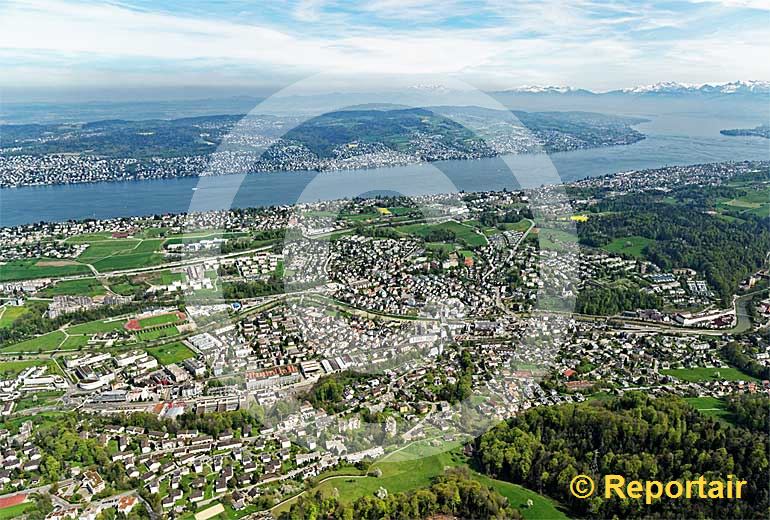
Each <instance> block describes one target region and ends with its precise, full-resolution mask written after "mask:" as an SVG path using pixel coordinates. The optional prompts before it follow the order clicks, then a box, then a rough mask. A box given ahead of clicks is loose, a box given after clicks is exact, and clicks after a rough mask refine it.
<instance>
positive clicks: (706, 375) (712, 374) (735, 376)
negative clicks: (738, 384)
mask: <svg viewBox="0 0 770 520" xmlns="http://www.w3.org/2000/svg"><path fill="white" fill-rule="evenodd" d="M660 373H661V374H664V375H667V376H673V377H675V378H677V379H680V380H682V381H687V382H690V383H698V382H701V381H756V379H755V378H753V377H751V376H750V375H747V374H744V373H743V372H741V371H740V370H738V369H736V368H732V367H726V368H705V367H694V368H672V369H667V370H661V371H660Z"/></svg>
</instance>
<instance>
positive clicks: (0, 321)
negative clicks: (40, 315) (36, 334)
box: [0, 305, 29, 329]
mask: <svg viewBox="0 0 770 520" xmlns="http://www.w3.org/2000/svg"><path fill="white" fill-rule="evenodd" d="M28 313H29V309H27V308H26V307H24V306H21V307H17V306H15V305H3V307H2V308H0V329H4V328H6V327H10V326H11V325H13V322H14V321H15V320H16V319H17V318H20V317H21V316H24V315H25V314H28Z"/></svg>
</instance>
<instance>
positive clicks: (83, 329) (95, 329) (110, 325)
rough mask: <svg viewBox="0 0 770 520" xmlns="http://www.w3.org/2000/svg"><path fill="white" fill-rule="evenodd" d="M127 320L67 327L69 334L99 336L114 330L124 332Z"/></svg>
mask: <svg viewBox="0 0 770 520" xmlns="http://www.w3.org/2000/svg"><path fill="white" fill-rule="evenodd" d="M125 324H126V320H113V321H107V320H99V321H89V322H86V323H81V324H79V325H73V326H71V327H67V334H99V333H102V332H111V331H113V330H122V329H123V325H125Z"/></svg>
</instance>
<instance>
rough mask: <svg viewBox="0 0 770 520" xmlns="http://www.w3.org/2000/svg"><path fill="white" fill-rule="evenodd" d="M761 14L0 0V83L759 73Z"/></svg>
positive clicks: (766, 17) (491, 5) (524, 3)
mask: <svg viewBox="0 0 770 520" xmlns="http://www.w3.org/2000/svg"><path fill="white" fill-rule="evenodd" d="M769 27H770V0H692V1H662V2H659V1H645V0H628V1H626V0H623V1H619V2H600V1H594V0H570V1H566V0H480V1H474V2H469V1H464V0H442V1H428V0H361V1H358V2H350V1H343V0H270V1H257V2H246V1H241V0H210V1H206V2H198V1H192V2H190V1H183V0H178V1H177V0H172V1H168V0H166V1H164V0H125V1H111V2H90V1H66V2H65V1H60V0H3V1H2V2H0V70H2V74H0V96H2V97H4V98H5V99H14V98H16V97H23V96H24V94H29V93H39V92H54V91H74V92H86V91H90V90H98V89H103V90H106V91H110V90H120V89H124V90H126V89H127V90H131V89H133V88H136V89H144V90H145V91H151V90H155V91H157V92H173V91H175V90H178V89H179V87H185V88H187V89H192V91H196V92H198V91H200V92H206V91H207V89H210V90H211V91H216V90H217V89H230V90H231V91H233V92H236V91H237V92H241V93H254V94H257V95H260V94H264V93H269V92H271V91H274V90H276V89H280V88H282V87H284V86H286V85H288V84H290V83H292V82H296V81H301V80H302V79H303V78H306V77H308V76H311V75H313V74H317V73H323V74H328V75H337V74H339V76H340V77H341V78H344V77H355V78H356V84H358V85H360V84H364V83H365V82H366V78H368V77H372V80H371V81H372V84H373V85H376V84H377V80H376V79H374V78H375V76H376V75H377V74H383V73H384V74H393V75H422V74H429V75H435V76H436V77H441V76H447V77H453V78H459V79H460V80H462V81H463V82H467V83H468V84H470V85H472V86H474V87H476V88H481V89H484V90H498V89H506V88H514V87H518V86H521V85H570V86H574V87H579V88H587V89H590V90H594V91H604V90H612V89H616V88H623V87H630V86H635V85H644V84H651V83H656V82H660V81H678V82H683V83H695V84H700V83H707V82H709V83H721V82H728V81H734V80H747V79H755V80H770V60H768V59H767V56H768V55H770V30H768V28H769ZM340 81H341V82H342V83H344V80H340ZM196 89H197V90H196Z"/></svg>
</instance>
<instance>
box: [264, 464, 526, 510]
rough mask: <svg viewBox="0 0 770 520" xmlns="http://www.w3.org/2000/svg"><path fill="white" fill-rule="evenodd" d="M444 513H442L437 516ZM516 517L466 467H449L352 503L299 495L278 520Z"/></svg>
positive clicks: (497, 496)
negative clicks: (403, 488)
mask: <svg viewBox="0 0 770 520" xmlns="http://www.w3.org/2000/svg"><path fill="white" fill-rule="evenodd" d="M440 515H446V516H440ZM429 517H434V518H468V519H470V518H474V519H479V520H482V519H491V518H499V519H517V518H522V517H521V514H520V513H519V511H518V510H516V509H512V508H511V507H509V506H508V500H507V499H506V498H505V497H503V496H502V495H500V494H499V493H497V492H496V491H494V490H492V489H490V488H488V487H486V486H484V485H483V484H481V483H480V482H478V481H476V480H472V479H471V478H470V476H469V474H468V471H467V470H463V469H452V470H449V471H447V473H446V474H445V475H442V476H440V477H438V478H437V479H436V481H435V482H434V483H433V484H432V485H431V486H430V487H429V488H427V489H416V490H411V491H409V492H407V493H396V494H393V495H387V496H386V495H385V494H384V493H383V495H382V498H379V497H375V496H363V497H361V498H359V499H358V500H356V501H355V502H353V503H352V504H349V505H346V504H342V503H341V502H340V501H339V500H337V499H336V498H334V497H331V496H329V497H324V496H322V495H321V494H319V493H317V494H315V495H311V496H303V497H300V498H299V500H297V502H295V503H294V504H293V505H292V507H291V510H289V511H287V512H284V513H282V514H281V515H280V516H279V517H278V518H279V519H280V520H305V519H308V518H316V519H324V518H339V519H345V520H385V519H395V518H403V519H407V518H408V519H418V518H429Z"/></svg>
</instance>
